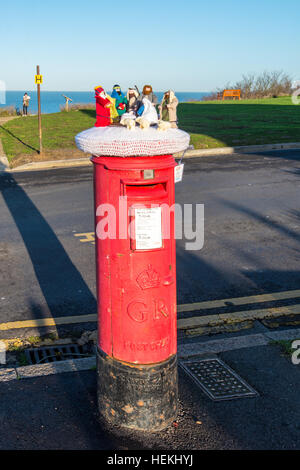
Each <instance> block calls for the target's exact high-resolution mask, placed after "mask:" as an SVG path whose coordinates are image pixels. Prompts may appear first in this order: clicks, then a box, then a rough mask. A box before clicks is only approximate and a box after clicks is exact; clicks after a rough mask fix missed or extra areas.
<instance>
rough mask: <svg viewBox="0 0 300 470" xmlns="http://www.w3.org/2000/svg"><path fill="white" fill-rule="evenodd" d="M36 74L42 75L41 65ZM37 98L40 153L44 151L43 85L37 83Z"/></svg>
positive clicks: (37, 67)
mask: <svg viewBox="0 0 300 470" xmlns="http://www.w3.org/2000/svg"><path fill="white" fill-rule="evenodd" d="M36 74H37V75H40V66H39V65H37V66H36ZM37 99H38V121H39V143H40V154H41V153H42V152H43V144H42V115H41V85H40V84H39V83H37Z"/></svg>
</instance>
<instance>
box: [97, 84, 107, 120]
mask: <svg viewBox="0 0 300 470" xmlns="http://www.w3.org/2000/svg"><path fill="white" fill-rule="evenodd" d="M95 98H96V118H97V120H96V123H95V127H105V126H109V125H110V123H111V120H110V114H111V113H110V107H111V100H110V99H109V98H108V95H107V94H106V93H105V91H104V89H103V88H102V86H97V87H95Z"/></svg>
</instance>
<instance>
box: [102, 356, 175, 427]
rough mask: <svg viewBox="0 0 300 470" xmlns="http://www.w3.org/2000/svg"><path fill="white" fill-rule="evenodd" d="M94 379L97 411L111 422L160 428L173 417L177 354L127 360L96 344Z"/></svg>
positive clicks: (128, 425)
mask: <svg viewBox="0 0 300 470" xmlns="http://www.w3.org/2000/svg"><path fill="white" fill-rule="evenodd" d="M97 381H98V408H99V412H100V414H101V416H102V417H103V418H104V419H105V421H107V422H109V423H111V424H114V425H117V426H124V427H127V428H132V429H138V430H142V431H160V430H162V429H164V428H166V427H167V426H168V425H169V424H170V423H172V422H173V421H174V420H175V419H176V415H177V399H178V378H177V356H176V355H174V356H172V357H171V358H169V359H168V360H167V361H164V362H161V363H159V364H150V365H140V364H128V363H125V362H120V361H117V360H116V359H114V358H112V357H110V356H108V355H107V354H105V353H104V352H103V351H101V350H100V349H99V348H98V350H97Z"/></svg>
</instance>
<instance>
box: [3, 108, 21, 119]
mask: <svg viewBox="0 0 300 470" xmlns="http://www.w3.org/2000/svg"><path fill="white" fill-rule="evenodd" d="M17 114H18V113H17V109H16V108H15V107H14V106H6V107H5V108H0V116H2V117H3V116H17Z"/></svg>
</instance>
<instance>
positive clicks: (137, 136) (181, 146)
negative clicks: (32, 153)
mask: <svg viewBox="0 0 300 470" xmlns="http://www.w3.org/2000/svg"><path fill="white" fill-rule="evenodd" d="M75 142H76V145H77V147H78V148H79V149H80V150H82V151H83V152H86V153H91V154H92V155H95V156H110V157H139V156H145V157H146V156H152V155H166V154H174V153H176V152H182V151H183V150H185V149H186V148H187V147H188V145H189V142H190V136H189V134H188V133H187V132H184V131H182V130H180V129H168V130H166V131H159V130H157V126H155V127H152V126H151V127H150V128H149V129H147V130H142V129H140V128H139V127H136V128H135V129H134V130H129V129H127V128H126V127H121V126H120V127H117V126H107V127H92V128H91V129H87V130H86V131H83V132H80V133H79V134H77V135H76V137H75Z"/></svg>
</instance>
